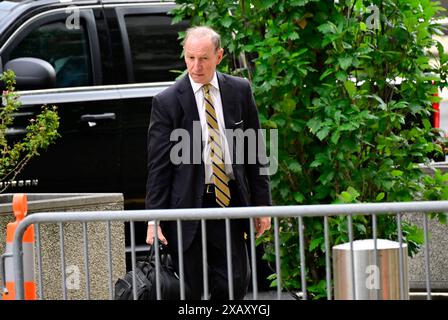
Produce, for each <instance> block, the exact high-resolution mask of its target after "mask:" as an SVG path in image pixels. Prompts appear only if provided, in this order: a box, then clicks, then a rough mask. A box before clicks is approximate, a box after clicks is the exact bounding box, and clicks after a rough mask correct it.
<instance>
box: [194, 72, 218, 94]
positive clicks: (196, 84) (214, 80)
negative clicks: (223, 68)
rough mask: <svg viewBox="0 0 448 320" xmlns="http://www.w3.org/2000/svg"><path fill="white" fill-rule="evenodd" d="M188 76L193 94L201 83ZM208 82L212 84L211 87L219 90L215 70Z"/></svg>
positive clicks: (199, 87)
mask: <svg viewBox="0 0 448 320" xmlns="http://www.w3.org/2000/svg"><path fill="white" fill-rule="evenodd" d="M188 78H189V79H190V83H191V87H192V88H193V92H194V94H196V93H197V92H198V90H200V89H201V88H202V86H203V84H202V83H197V82H194V81H193V79H192V78H191V77H190V75H188ZM210 84H211V85H212V87H213V88H215V89H216V90H218V91H219V85H218V77H217V76H216V72H215V74H214V75H213V78H212V81H210Z"/></svg>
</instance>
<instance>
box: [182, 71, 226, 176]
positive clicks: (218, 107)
mask: <svg viewBox="0 0 448 320" xmlns="http://www.w3.org/2000/svg"><path fill="white" fill-rule="evenodd" d="M188 77H189V78H190V83H191V87H192V88H193V93H194V97H195V99H196V106H197V108H198V113H199V120H200V121H201V132H202V140H203V142H204V150H203V153H202V159H203V160H204V167H205V183H206V184H211V183H213V169H212V162H211V159H210V144H209V143H208V140H209V139H208V126H207V118H206V115H205V100H204V92H203V89H202V87H203V84H201V83H196V82H194V81H193V79H192V78H191V77H190V75H188ZM210 84H211V87H210V95H211V98H212V100H213V107H214V108H215V113H216V117H217V118H218V119H217V120H218V127H219V133H220V136H221V146H222V149H223V153H224V165H225V169H226V174H227V176H228V177H229V178H230V179H235V177H234V175H233V170H232V162H231V159H230V152H229V145H228V143H227V138H226V134H225V128H226V125H225V123H224V112H223V109H222V101H221V94H220V91H219V84H218V78H217V76H216V72H215V75H214V76H213V79H212V81H210Z"/></svg>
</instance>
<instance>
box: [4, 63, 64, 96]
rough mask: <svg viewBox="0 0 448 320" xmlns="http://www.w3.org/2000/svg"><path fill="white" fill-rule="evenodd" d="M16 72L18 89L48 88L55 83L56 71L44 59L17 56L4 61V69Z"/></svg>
mask: <svg viewBox="0 0 448 320" xmlns="http://www.w3.org/2000/svg"><path fill="white" fill-rule="evenodd" d="M8 69H11V70H12V71H14V73H15V74H16V88H17V89H18V90H33V89H48V88H53V87H54V86H55V84H56V71H55V70H54V68H53V66H52V65H51V64H50V63H48V62H47V61H45V60H42V59H38V58H17V59H13V60H10V61H8V62H7V63H6V65H5V67H4V70H8Z"/></svg>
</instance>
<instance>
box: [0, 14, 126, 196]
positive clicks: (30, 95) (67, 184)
mask: <svg viewBox="0 0 448 320" xmlns="http://www.w3.org/2000/svg"><path fill="white" fill-rule="evenodd" d="M76 8H77V10H79V18H80V19H79V24H78V25H74V26H73V25H69V24H68V23H67V18H68V17H69V15H70V14H71V13H70V11H67V9H66V8H59V9H52V10H49V11H47V12H44V13H41V14H39V15H36V16H31V17H30V18H29V19H28V20H27V21H25V22H24V23H23V24H22V27H21V28H19V29H17V30H16V32H14V33H13V34H12V36H11V37H10V38H8V39H7V40H6V41H5V42H4V43H3V45H2V46H1V49H0V56H1V61H2V63H3V66H4V65H5V64H6V63H7V62H8V61H10V60H12V59H15V58H20V57H35V58H40V59H43V60H45V61H47V62H49V63H50V64H51V65H52V66H53V67H54V68H55V70H56V87H57V88H56V89H54V88H52V89H50V88H49V89H44V90H31V91H22V92H20V94H21V97H22V99H21V101H22V103H23V106H22V107H21V109H20V112H18V114H17V115H16V119H15V120H16V121H15V127H14V128H12V129H13V130H11V132H10V138H11V139H14V136H21V135H22V134H23V133H24V131H25V127H26V125H27V124H28V119H29V118H30V116H32V115H35V114H36V113H38V112H39V110H40V108H41V106H42V105H44V104H48V105H56V106H57V107H58V112H59V115H60V130H59V132H60V134H61V138H60V139H58V140H57V141H56V143H55V144H54V145H52V146H50V147H49V149H48V150H47V151H46V152H42V154H41V156H40V157H38V158H35V159H32V160H31V162H30V163H29V165H28V166H27V167H26V169H25V170H24V172H23V173H22V174H20V176H19V178H18V180H19V181H29V180H31V181H38V186H37V188H36V187H34V188H33V187H31V188H30V187H29V186H26V187H25V188H21V189H20V191H25V192H27V191H28V192H33V191H34V192H36V190H38V191H39V192H106V191H119V190H120V177H119V157H120V143H121V132H120V129H121V125H120V100H119V98H120V97H119V94H118V92H117V90H116V89H115V88H102V87H98V85H101V84H102V70H101V59H100V49H99V43H98V33H97V27H96V22H95V15H96V16H97V19H103V18H102V11H101V10H100V9H101V7H100V6H90V7H76ZM22 184H23V183H22ZM10 191H13V192H14V191H18V190H15V189H10Z"/></svg>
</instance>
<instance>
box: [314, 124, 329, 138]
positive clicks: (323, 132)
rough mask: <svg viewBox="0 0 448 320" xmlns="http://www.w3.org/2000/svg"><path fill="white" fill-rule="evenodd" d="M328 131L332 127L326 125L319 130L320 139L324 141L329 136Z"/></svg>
mask: <svg viewBox="0 0 448 320" xmlns="http://www.w3.org/2000/svg"><path fill="white" fill-rule="evenodd" d="M328 133H330V128H328V127H325V128H322V129H321V130H319V132H318V133H317V134H316V136H317V137H318V138H319V140H320V141H322V140H324V139H325V138H326V137H327V136H328Z"/></svg>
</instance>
